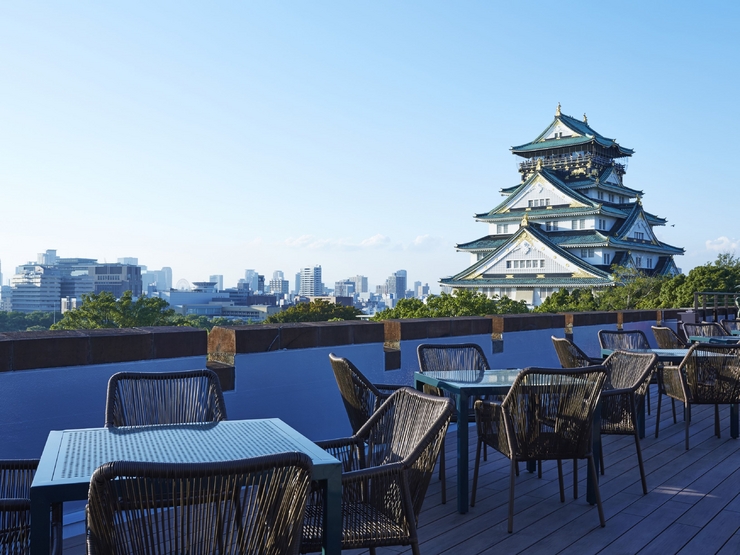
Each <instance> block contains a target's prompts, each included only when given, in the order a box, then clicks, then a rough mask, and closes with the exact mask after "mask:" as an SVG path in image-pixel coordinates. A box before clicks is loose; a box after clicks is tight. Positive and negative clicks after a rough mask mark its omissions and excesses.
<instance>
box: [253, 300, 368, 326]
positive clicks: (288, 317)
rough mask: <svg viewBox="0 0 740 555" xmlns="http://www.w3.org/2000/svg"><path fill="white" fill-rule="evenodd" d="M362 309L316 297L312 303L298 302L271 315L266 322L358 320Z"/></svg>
mask: <svg viewBox="0 0 740 555" xmlns="http://www.w3.org/2000/svg"><path fill="white" fill-rule="evenodd" d="M360 314H362V311H361V310H359V309H357V308H355V307H354V306H342V305H338V304H333V303H330V302H328V301H324V300H321V299H316V300H315V301H311V302H310V303H298V304H297V305H294V306H291V307H290V308H288V309H286V310H283V311H282V312H279V313H278V314H273V315H272V316H269V317H268V318H267V319H266V320H265V323H266V324H282V323H286V322H328V321H329V320H356V319H357V316H359V315H360Z"/></svg>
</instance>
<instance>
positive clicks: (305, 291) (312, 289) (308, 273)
mask: <svg viewBox="0 0 740 555" xmlns="http://www.w3.org/2000/svg"><path fill="white" fill-rule="evenodd" d="M298 294H299V295H301V296H305V297H308V296H311V297H316V296H320V295H323V294H324V284H323V283H322V282H321V266H320V265H316V266H314V267H313V268H301V286H300V291H299V292H298Z"/></svg>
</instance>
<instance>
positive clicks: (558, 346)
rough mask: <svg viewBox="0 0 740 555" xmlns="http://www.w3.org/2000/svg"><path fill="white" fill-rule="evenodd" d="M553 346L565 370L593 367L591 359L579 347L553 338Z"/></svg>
mask: <svg viewBox="0 0 740 555" xmlns="http://www.w3.org/2000/svg"><path fill="white" fill-rule="evenodd" d="M552 344H553V346H554V347H555V352H556V353H557V355H558V360H560V366H562V367H563V368H582V367H584V366H591V358H590V357H589V356H588V355H587V354H586V353H584V352H583V351H582V350H581V349H579V348H578V346H577V345H576V344H575V343H573V342H571V341H568V340H567V339H565V338H562V337H555V336H552Z"/></svg>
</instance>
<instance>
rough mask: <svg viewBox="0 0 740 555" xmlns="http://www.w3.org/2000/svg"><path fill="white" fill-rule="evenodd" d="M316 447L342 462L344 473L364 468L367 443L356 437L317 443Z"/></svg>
mask: <svg viewBox="0 0 740 555" xmlns="http://www.w3.org/2000/svg"><path fill="white" fill-rule="evenodd" d="M316 445H318V446H319V447H321V448H322V449H323V450H324V451H326V452H327V453H329V454H330V455H331V456H332V457H334V458H336V459H339V460H340V461H341V462H342V472H347V471H350V470H356V469H358V468H362V466H363V463H364V460H365V456H364V455H365V443H364V442H363V441H362V440H361V439H359V438H356V437H347V438H341V439H328V440H324V441H317V442H316Z"/></svg>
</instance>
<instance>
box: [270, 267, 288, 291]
mask: <svg viewBox="0 0 740 555" xmlns="http://www.w3.org/2000/svg"><path fill="white" fill-rule="evenodd" d="M284 275H285V274H283V272H282V271H280V270H275V271H274V272H273V273H272V279H271V280H270V283H269V288H270V292H271V293H272V294H274V295H277V296H278V297H284V296H285V295H288V294H290V283H289V282H288V280H286V279H284Z"/></svg>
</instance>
